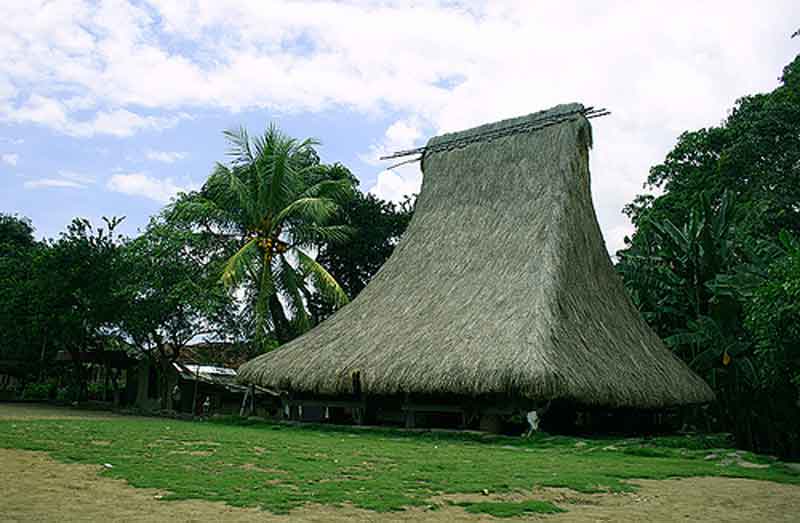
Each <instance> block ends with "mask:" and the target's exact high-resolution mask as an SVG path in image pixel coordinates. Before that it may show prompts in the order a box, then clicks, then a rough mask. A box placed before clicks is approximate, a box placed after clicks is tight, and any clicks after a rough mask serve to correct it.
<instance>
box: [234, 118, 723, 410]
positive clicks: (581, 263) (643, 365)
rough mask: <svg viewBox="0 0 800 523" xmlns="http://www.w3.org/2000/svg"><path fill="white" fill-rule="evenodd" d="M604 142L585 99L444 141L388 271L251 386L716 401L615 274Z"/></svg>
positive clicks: (281, 354) (614, 401) (429, 160)
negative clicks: (595, 152)
mask: <svg viewBox="0 0 800 523" xmlns="http://www.w3.org/2000/svg"><path fill="white" fill-rule="evenodd" d="M591 136H592V134H591V127H590V125H589V121H588V120H587V119H586V117H585V116H584V109H583V106H581V105H579V104H570V105H561V106H557V107H555V108H553V109H550V110H548V111H542V112H539V113H534V114H531V115H529V116H524V117H521V118H515V119H512V120H505V121H502V122H497V123H493V124H489V125H483V126H480V127H476V128H474V129H470V130H467V131H463V132H458V133H451V134H446V135H443V136H438V137H435V138H433V139H431V140H430V141H429V142H428V144H427V146H426V148H425V150H424V157H423V160H422V161H423V164H422V166H423V172H424V182H423V185H422V191H421V193H420V195H419V199H418V201H417V207H416V212H415V214H414V217H413V220H412V222H411V224H410V226H409V227H408V230H407V232H406V234H405V236H404V237H403V239H402V241H401V242H400V244H399V245H398V247H397V249H396V250H395V252H394V254H393V255H392V257H391V258H390V259H389V260H388V261H387V262H386V264H385V266H384V267H383V268H382V269H381V270H380V272H379V273H378V274H377V275H376V276H375V278H374V279H373V281H372V282H371V283H370V284H369V285H368V286H367V287H366V288H365V289H364V291H363V292H362V293H361V294H360V295H359V296H358V298H357V299H355V300H354V301H353V302H352V303H351V304H349V305H347V306H346V307H344V308H343V309H342V310H341V311H339V312H338V313H336V314H335V315H334V316H333V317H331V318H330V319H328V320H327V321H325V322H324V323H323V324H321V325H319V326H318V327H317V328H315V329H313V330H312V331H310V332H308V333H307V334H305V335H304V336H301V337H300V338H298V339H297V340H295V341H293V342H291V343H288V344H286V345H285V346H283V347H280V348H279V349H277V350H275V351H273V352H270V353H268V354H264V355H261V356H259V357H257V358H255V359H254V360H252V361H250V362H248V363H246V364H244V365H243V366H242V367H241V368H240V369H239V379H241V380H244V381H247V382H253V383H256V384H259V385H263V386H266V387H272V388H277V389H282V390H288V391H299V392H303V393H306V394H309V393H310V394H319V395H348V394H353V393H358V392H359V391H357V390H354V389H357V388H359V387H360V393H362V394H365V395H396V394H412V395H414V394H419V395H426V396H431V395H434V396H447V395H458V396H461V397H464V396H473V397H474V396H492V397H496V396H498V395H500V396H507V397H513V398H524V399H527V400H530V401H534V402H538V401H546V400H550V399H565V400H570V401H574V402H576V403H580V404H586V405H594V406H608V407H640V408H654V407H662V406H667V405H678V404H690V403H702V402H707V401H709V400H711V399H712V397H713V393H712V392H711V390H710V389H709V387H708V386H707V385H706V383H704V382H703V381H702V380H701V379H700V378H699V377H698V376H696V375H695V374H694V373H692V372H691V371H690V370H689V368H688V367H687V366H686V365H685V364H683V363H682V362H681V361H680V360H679V359H678V358H676V357H675V356H674V355H673V354H672V353H671V352H670V351H669V350H668V349H667V348H666V347H665V346H664V344H663V343H662V342H661V340H660V339H659V338H658V337H657V336H656V335H655V334H654V333H653V332H652V331H651V330H650V329H649V328H648V326H647V325H646V324H645V322H644V321H643V320H642V318H641V316H640V315H639V313H638V311H637V310H636V309H635V308H634V306H633V305H632V304H631V302H630V300H629V298H628V296H627V294H626V292H625V290H624V288H623V286H622V282H621V280H620V278H619V276H618V275H617V274H616V273H615V271H614V268H613V266H612V263H611V261H610V259H609V256H608V253H607V251H606V247H605V244H604V242H603V238H602V235H601V232H600V228H599V226H598V224H597V218H596V216H595V212H594V207H593V205H592V200H591V193H590V189H589V152H588V150H589V147H590V146H591ZM354 377H355V378H356V379H354Z"/></svg>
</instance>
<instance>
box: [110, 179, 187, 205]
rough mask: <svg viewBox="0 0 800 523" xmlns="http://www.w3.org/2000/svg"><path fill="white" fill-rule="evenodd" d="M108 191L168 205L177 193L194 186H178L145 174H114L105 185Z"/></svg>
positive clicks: (174, 182) (167, 180)
mask: <svg viewBox="0 0 800 523" xmlns="http://www.w3.org/2000/svg"><path fill="white" fill-rule="evenodd" d="M106 186H107V187H108V189H109V190H112V191H114V192H121V193H124V194H129V195H131V196H143V197H145V198H149V199H151V200H155V201H157V202H160V203H168V202H169V201H170V200H171V199H172V198H173V197H174V196H176V195H177V194H178V193H179V192H186V191H189V190H192V189H194V188H195V186H194V184H192V183H188V184H186V185H178V184H177V182H176V181H175V180H173V179H172V178H164V179H160V178H155V177H152V176H149V175H147V174H146V173H141V172H139V173H129V174H114V175H112V176H111V178H110V179H109V180H108V183H107V185H106Z"/></svg>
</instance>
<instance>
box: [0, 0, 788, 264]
mask: <svg viewBox="0 0 800 523" xmlns="http://www.w3.org/2000/svg"><path fill="white" fill-rule="evenodd" d="M799 20H800V8H798V7H797V3H796V1H788V0H787V1H783V0H774V1H770V2H757V1H752V2H745V1H741V2H737V1H724V2H722V1H719V2H713V1H712V2H703V3H698V2H688V1H687V2H683V1H677V2H670V3H669V4H667V3H664V2H655V1H654V2H636V3H630V2H617V1H610V0H609V1H604V2H592V3H588V2H579V1H575V2H569V1H563V2H536V1H525V2H522V1H517V2H506V1H502V0H498V1H493V2H481V1H475V2H457V1H446V2H437V1H433V0H424V1H410V2H409V1H406V2H395V1H391V0H384V1H379V2H365V1H358V0H352V1H343V2H330V1H310V0H300V1H293V2H275V1H271V0H259V1H246V0H241V1H237V0H229V1H223V0H217V1H212V0H207V1H201V0H197V1H188V0H186V1H182V0H130V1H124V0H118V1H84V0H52V1H33V0H28V1H16V0H4V1H3V2H2V3H0V183H2V191H0V212H6V213H18V214H21V215H25V216H28V217H30V218H31V219H32V220H33V223H34V225H35V226H36V228H37V231H38V233H39V235H40V236H54V235H56V234H57V233H58V232H59V231H61V230H63V228H64V226H65V225H66V224H67V223H68V222H69V220H70V219H72V218H73V217H74V216H84V217H88V218H90V219H92V220H97V219H99V217H100V216H103V215H106V216H111V215H116V216H122V215H124V216H126V217H127V219H126V221H125V225H124V227H123V232H126V233H134V232H135V231H136V229H137V228H139V227H142V226H143V225H144V224H146V222H147V219H148V217H149V216H150V215H152V214H153V213H155V212H157V211H158V210H159V209H160V208H161V206H163V205H164V203H165V202H167V201H168V200H169V198H170V197H172V196H173V195H174V194H175V193H176V192H177V191H179V190H185V189H189V188H193V187H198V186H200V185H201V184H202V182H203V181H204V179H205V177H206V176H207V175H208V173H209V172H210V170H211V168H212V166H213V164H214V162H216V161H224V160H225V150H226V145H225V142H224V139H223V137H222V133H221V131H222V130H223V129H226V128H232V127H238V126H240V125H244V126H246V127H247V128H248V129H249V130H250V131H251V133H255V132H259V131H260V130H263V128H264V127H265V126H266V125H267V124H268V123H269V122H271V121H276V122H278V123H279V124H280V126H281V127H282V128H283V129H284V130H285V131H286V132H288V133H289V134H292V135H294V136H297V137H308V136H313V137H316V138H318V139H319V140H321V141H322V142H323V146H322V147H321V148H320V153H321V156H322V158H323V159H324V160H325V161H328V162H334V161H339V162H342V163H344V164H346V165H347V166H348V167H350V169H351V170H352V171H353V172H354V173H355V174H356V175H357V176H358V177H359V179H360V180H361V186H362V189H363V190H365V191H367V190H369V191H372V192H374V193H376V194H378V195H379V196H381V197H383V198H388V199H400V198H402V196H403V195H404V194H408V193H411V192H415V191H416V190H417V189H418V187H419V183H420V180H421V175H420V173H419V170H418V168H417V167H416V166H414V165H411V166H407V167H404V168H401V169H397V170H393V171H385V170H384V169H385V167H386V164H385V163H382V162H379V161H377V157H378V156H379V155H380V154H382V153H383V152H387V151H391V150H395V149H399V148H406V147H411V146H417V145H422V144H423V143H424V142H425V141H426V140H427V139H428V138H429V137H430V136H433V135H435V134H437V133H440V132H444V131H451V130H457V129H462V128H466V127H470V126H473V125H477V124H480V123H485V122H488V121H493V120H497V119H500V118H505V117H511V116H517V115H520V114H526V113H529V112H533V111H536V110H539V109H543V108H546V107H549V106H552V105H554V104H557V103H564V102H571V101H581V102H584V103H586V104H587V105H597V106H605V107H608V108H609V109H611V110H612V112H613V115H612V116H610V117H606V118H604V119H600V120H595V124H594V125H595V148H594V150H593V152H592V191H593V195H594V199H595V206H596V208H597V211H598V217H599V220H600V223H601V227H602V229H603V234H604V236H605V238H606V242H607V244H608V247H609V250H610V251H612V252H613V251H614V250H616V249H617V248H619V247H620V246H621V245H622V238H623V237H624V236H625V234H629V233H630V231H631V226H630V223H628V221H627V219H626V218H625V217H624V216H623V215H622V214H621V213H620V209H621V208H622V206H623V205H624V204H625V203H627V202H629V201H630V200H631V199H632V198H633V197H634V196H635V195H636V194H637V193H638V192H639V191H641V187H642V182H643V181H644V179H645V177H646V175H647V170H648V168H649V167H650V166H651V165H653V164H654V163H657V162H659V161H660V160H662V159H663V157H664V155H665V154H666V152H667V151H668V150H669V149H670V147H671V146H672V145H673V144H674V142H675V139H676V138H677V136H678V135H679V134H680V132H682V131H684V130H687V129H695V128H698V127H702V126H708V125H714V124H717V123H719V122H720V121H721V120H722V119H723V118H724V117H725V115H726V111H727V110H728V108H729V107H730V106H731V105H732V103H733V102H734V101H735V100H736V98H738V97H739V96H742V95H744V94H749V93H753V92H759V91H766V90H770V89H772V88H774V87H775V86H776V85H777V78H778V76H779V74H780V71H781V69H782V67H783V66H784V65H785V64H787V63H788V62H789V61H790V60H791V59H792V58H793V57H794V56H795V55H796V54H797V53H798V52H800V39H798V38H795V39H790V38H789V35H791V33H792V32H794V31H795V30H796V29H797V25H798V23H800V22H798V21H799Z"/></svg>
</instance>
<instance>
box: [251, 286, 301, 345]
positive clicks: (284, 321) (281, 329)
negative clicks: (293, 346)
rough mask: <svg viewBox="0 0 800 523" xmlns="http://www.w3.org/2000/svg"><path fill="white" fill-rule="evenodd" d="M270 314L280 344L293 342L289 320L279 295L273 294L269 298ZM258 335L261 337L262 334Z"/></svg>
mask: <svg viewBox="0 0 800 523" xmlns="http://www.w3.org/2000/svg"><path fill="white" fill-rule="evenodd" d="M269 313H270V316H272V324H273V327H274V328H275V336H276V337H277V338H278V341H279V342H280V343H286V342H288V341H291V340H292V338H293V336H292V332H291V327H290V325H289V320H288V318H286V313H285V312H284V310H283V305H281V302H280V300H279V299H278V295H277V294H273V295H272V296H270V297H269ZM258 334H259V335H261V333H258Z"/></svg>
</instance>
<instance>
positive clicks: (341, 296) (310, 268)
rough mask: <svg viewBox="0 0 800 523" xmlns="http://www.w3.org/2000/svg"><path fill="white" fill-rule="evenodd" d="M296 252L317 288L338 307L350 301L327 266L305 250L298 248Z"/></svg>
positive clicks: (301, 264)
mask: <svg viewBox="0 0 800 523" xmlns="http://www.w3.org/2000/svg"><path fill="white" fill-rule="evenodd" d="M296 252H297V260H298V262H299V264H300V268H301V269H302V270H303V271H304V272H305V273H306V274H307V275H308V276H309V277H310V278H311V279H312V281H313V282H314V285H315V286H316V287H317V290H319V292H320V293H321V294H322V295H323V296H325V297H326V298H328V299H329V300H331V302H332V303H334V304H335V305H336V306H337V307H341V306H343V305H346V304H347V303H348V301H349V299H348V298H347V294H345V292H344V290H342V287H341V286H340V285H339V282H337V281H336V279H335V278H334V277H333V276H331V274H330V273H329V272H328V271H327V270H325V267H323V266H322V265H320V264H319V263H317V261H316V260H315V259H313V258H311V257H310V256H309V255H307V254H306V253H304V252H303V251H301V250H299V249H298V250H297V251H296Z"/></svg>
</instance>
